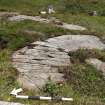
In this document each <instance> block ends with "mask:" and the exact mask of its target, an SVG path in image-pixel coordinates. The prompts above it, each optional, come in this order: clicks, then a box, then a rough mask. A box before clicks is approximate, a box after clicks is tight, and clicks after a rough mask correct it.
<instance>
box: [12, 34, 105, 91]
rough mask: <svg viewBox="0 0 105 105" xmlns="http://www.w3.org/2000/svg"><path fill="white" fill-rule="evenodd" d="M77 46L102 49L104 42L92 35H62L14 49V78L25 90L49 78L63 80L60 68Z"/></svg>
mask: <svg viewBox="0 0 105 105" xmlns="http://www.w3.org/2000/svg"><path fill="white" fill-rule="evenodd" d="M80 48H86V49H94V48H95V49H104V48H105V45H104V44H103V43H102V42H101V41H100V39H99V38H97V37H95V36H90V35H63V36H59V37H54V38H50V39H48V40H46V41H44V42H41V41H40V42H34V43H32V44H30V45H28V46H26V47H24V48H23V49H20V50H18V51H16V52H15V53H14V54H13V56H12V61H13V66H14V67H15V68H16V69H17V70H18V71H19V72H20V75H19V78H18V81H19V82H20V83H21V84H22V85H23V87H25V88H29V89H33V88H34V89H35V88H41V87H42V86H43V85H44V84H45V83H46V82H47V81H48V78H49V77H50V78H51V79H52V80H53V81H64V75H63V73H62V70H65V69H66V68H67V67H68V66H70V64H71V63H70V56H69V55H68V52H69V51H76V50H77V49H80Z"/></svg>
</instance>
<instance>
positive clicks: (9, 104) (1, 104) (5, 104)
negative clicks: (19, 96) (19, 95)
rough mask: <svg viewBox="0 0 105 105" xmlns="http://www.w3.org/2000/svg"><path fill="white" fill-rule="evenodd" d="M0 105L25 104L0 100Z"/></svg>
mask: <svg viewBox="0 0 105 105" xmlns="http://www.w3.org/2000/svg"><path fill="white" fill-rule="evenodd" d="M0 105H23V104H20V103H13V102H4V101H0Z"/></svg>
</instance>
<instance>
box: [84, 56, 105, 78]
mask: <svg viewBox="0 0 105 105" xmlns="http://www.w3.org/2000/svg"><path fill="white" fill-rule="evenodd" d="M86 62H87V63H88V64H90V65H93V66H94V67H95V68H96V69H97V70H99V71H102V73H103V74H104V76H105V62H102V61H101V60H99V59H96V58H90V59H87V60H86Z"/></svg>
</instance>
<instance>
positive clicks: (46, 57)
mask: <svg viewBox="0 0 105 105" xmlns="http://www.w3.org/2000/svg"><path fill="white" fill-rule="evenodd" d="M34 45H35V44H34ZM32 47H33V46H28V47H25V48H23V49H22V50H19V51H17V52H16V53H15V54H14V55H13V64H14V67H16V68H17V69H18V71H19V72H20V76H19V81H20V83H21V84H23V86H24V87H27V88H40V87H42V86H43V85H44V84H45V83H46V82H47V81H48V78H49V77H51V79H52V80H53V81H62V80H63V74H62V73H58V71H60V70H61V69H62V68H65V67H67V66H69V65H70V60H69V56H68V55H67V53H65V52H60V51H59V50H58V49H55V48H52V47H47V46H42V45H37V46H35V47H33V48H32ZM60 68H61V69H60Z"/></svg>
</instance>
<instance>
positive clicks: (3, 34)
mask: <svg viewBox="0 0 105 105" xmlns="http://www.w3.org/2000/svg"><path fill="white" fill-rule="evenodd" d="M50 4H53V5H54V7H55V9H56V14H53V15H50V16H55V17H57V18H58V19H60V20H62V21H64V22H67V23H73V24H79V25H82V26H85V27H86V28H87V30H86V31H72V30H65V29H62V28H58V27H56V26H54V25H53V24H45V23H39V22H33V21H29V20H25V21H21V22H9V21H7V19H6V18H4V19H1V20H0V93H1V94H0V100H7V101H16V102H17V101H18V102H22V103H25V104H26V103H27V104H31V105H37V104H39V102H38V101H21V100H16V99H14V98H11V97H10V96H9V92H10V91H11V90H12V89H13V88H14V87H19V84H18V83H17V82H16V78H17V76H18V72H17V70H15V68H13V67H12V64H11V56H12V53H13V52H14V51H16V50H18V49H20V48H22V47H24V46H26V45H27V44H29V43H31V42H33V41H37V40H45V39H47V38H49V37H54V36H58V35H64V34H65V35H66V34H75V35H76V34H87V35H88V34H90V35H96V36H98V37H100V38H101V40H102V41H103V42H105V17H103V16H104V15H105V13H104V11H105V6H104V5H105V1H104V0H0V11H11V12H12V11H15V12H19V13H22V14H28V15H38V11H40V10H46V9H47V7H48V5H50ZM94 10H96V11H97V12H98V14H99V16H96V17H92V16H89V15H88V12H91V11H94ZM48 16H49V15H48ZM69 55H70V56H71V58H72V63H73V65H72V66H71V67H69V68H68V69H67V70H66V71H64V73H65V75H66V78H67V82H66V83H65V84H63V86H62V88H61V90H60V89H58V87H56V85H55V84H54V83H52V82H50V83H48V85H47V87H46V90H47V92H46V93H45V92H43V91H41V92H39V93H38V92H35V90H31V91H28V90H25V92H24V94H28V95H44V94H45V95H46V94H47V95H49V94H52V93H51V92H52V91H53V92H54V94H55V93H56V92H57V94H59V95H60V96H65V97H73V98H74V101H73V102H70V103H63V104H64V105H105V88H104V87H105V78H104V77H103V75H102V73H100V72H99V71H97V70H96V68H94V67H92V66H90V65H87V64H85V59H86V58H88V57H95V58H98V59H100V60H102V61H105V52H104V51H99V50H96V49H93V50H83V49H80V50H78V51H76V52H70V53H69ZM52 89H54V90H52ZM58 90H59V92H58ZM40 104H41V105H49V104H50V105H51V103H50V102H40ZM53 104H54V105H62V103H60V102H59V103H57V102H56V103H53Z"/></svg>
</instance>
